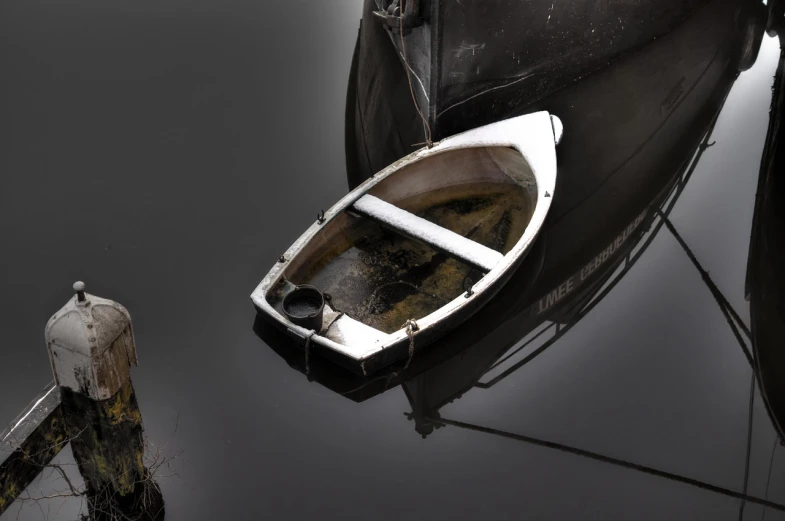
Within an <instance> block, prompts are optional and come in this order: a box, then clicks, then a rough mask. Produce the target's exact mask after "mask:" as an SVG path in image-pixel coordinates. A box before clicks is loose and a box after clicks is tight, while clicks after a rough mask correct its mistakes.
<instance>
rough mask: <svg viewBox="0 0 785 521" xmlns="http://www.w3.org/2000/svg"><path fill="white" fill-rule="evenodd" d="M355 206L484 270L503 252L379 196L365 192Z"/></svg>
mask: <svg viewBox="0 0 785 521" xmlns="http://www.w3.org/2000/svg"><path fill="white" fill-rule="evenodd" d="M354 209H355V210H356V211H357V212H359V213H361V214H363V215H365V216H366V217H370V218H371V219H373V220H375V221H378V222H380V223H382V224H384V225H386V226H388V227H389V228H392V229H393V230H395V231H397V232H400V233H403V234H404V235H408V236H409V237H411V238H413V239H417V240H420V241H422V242H424V243H426V244H428V245H430V246H433V247H434V248H436V249H439V250H442V251H444V252H445V253H447V254H449V255H451V256H453V257H455V258H456V259H458V260H461V261H464V262H466V263H468V264H471V265H472V266H475V267H477V268H480V269H482V270H485V271H491V270H492V269H493V267H494V266H496V264H498V263H499V261H501V260H502V258H503V255H502V254H501V253H499V252H498V251H496V250H492V249H490V248H488V247H487V246H483V245H482V244H479V243H477V242H474V241H473V240H471V239H467V238H466V237H463V236H462V235H458V234H457V233H455V232H453V231H451V230H448V229H447V228H442V227H441V226H439V225H437V224H434V223H432V222H430V221H427V220H425V219H423V218H422V217H417V216H416V215H414V214H412V213H409V212H407V211H406V210H402V209H400V208H398V207H397V206H394V205H392V204H390V203H388V202H385V201H382V200H381V199H379V198H378V197H374V196H373V195H370V194H366V195H364V196H362V197H360V198H359V199H358V200H357V201H355V203H354Z"/></svg>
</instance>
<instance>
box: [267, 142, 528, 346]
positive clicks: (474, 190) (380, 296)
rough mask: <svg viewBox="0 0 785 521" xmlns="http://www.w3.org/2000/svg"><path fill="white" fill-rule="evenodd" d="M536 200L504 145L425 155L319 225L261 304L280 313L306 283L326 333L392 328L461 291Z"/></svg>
mask: <svg viewBox="0 0 785 521" xmlns="http://www.w3.org/2000/svg"><path fill="white" fill-rule="evenodd" d="M536 201H537V186H536V182H535V179H534V175H533V174H532V172H531V169H530V168H529V166H528V164H527V163H526V161H525V160H524V158H523V156H521V154H520V153H519V152H518V151H517V150H515V149H513V148H510V147H476V148H462V149H456V150H452V151H446V152H442V153H439V154H435V155H432V156H428V157H426V158H423V159H421V160H419V161H417V162H414V163H410V164H408V165H406V166H404V167H402V168H400V169H399V170H397V171H395V172H393V173H392V174H390V175H389V176H387V177H386V178H385V179H383V180H382V181H380V182H379V183H377V184H375V185H373V186H372V187H371V188H370V189H369V190H368V191H367V192H366V194H365V195H363V196H362V197H360V198H359V199H358V200H357V201H355V203H354V204H353V205H352V206H350V207H348V208H347V209H346V210H345V211H343V212H342V213H340V214H339V215H337V216H335V217H334V218H332V219H331V220H329V221H328V222H326V223H325V224H324V225H323V228H322V229H321V230H320V231H319V233H317V234H316V235H315V236H314V237H313V238H312V239H311V240H310V241H309V242H308V243H306V244H305V245H304V246H303V247H302V249H301V250H300V251H298V252H297V253H296V255H295V257H294V258H293V259H291V261H290V263H289V265H288V266H287V269H286V270H285V272H284V274H283V276H282V277H280V278H279V279H278V281H277V282H276V283H275V284H274V285H273V287H272V288H270V290H269V291H268V292H267V300H268V302H269V303H270V304H271V305H272V306H273V307H274V308H275V309H276V310H277V311H279V312H281V309H282V302H283V298H284V297H285V296H286V294H287V293H288V292H289V291H291V290H292V289H294V288H295V287H296V286H298V285H306V284H307V285H311V286H314V287H316V288H318V289H319V290H320V291H322V292H323V293H324V294H325V300H326V303H327V305H326V307H325V309H326V312H325V319H324V326H323V328H322V331H323V332H325V333H324V334H325V335H326V336H328V337H331V336H332V335H330V334H328V333H329V332H328V331H327V330H328V329H330V327H331V323H332V322H333V321H335V320H337V319H338V318H340V317H349V318H351V319H353V320H354V321H357V322H359V323H361V324H364V325H365V326H367V327H370V328H373V329H374V330H376V332H381V333H385V334H389V333H393V332H395V331H398V330H400V329H402V328H404V327H405V325H406V322H407V320H409V319H415V320H418V319H421V318H422V317H425V316H427V315H429V314H431V313H433V312H434V311H436V310H438V309H439V308H441V307H442V306H444V305H445V304H447V303H448V302H450V301H451V300H453V299H455V298H456V297H458V296H459V295H461V294H462V293H466V292H467V291H468V290H470V288H471V286H472V285H473V284H475V283H476V282H477V281H479V280H480V279H481V278H482V277H483V276H484V275H485V273H487V272H488V271H490V269H492V268H493V266H494V265H495V264H496V263H497V262H499V261H500V260H501V259H502V258H503V255H504V254H506V253H507V252H508V251H509V250H510V249H512V248H513V247H514V246H515V244H516V243H517V242H518V240H519V239H520V237H521V236H522V234H523V233H524V230H525V229H526V226H527V225H528V223H529V221H530V219H531V217H532V214H533V212H534V206H535V204H536ZM345 337H346V335H345V334H344V335H342V336H341V338H335V340H336V341H338V342H339V343H344V342H345V341H346V338H345Z"/></svg>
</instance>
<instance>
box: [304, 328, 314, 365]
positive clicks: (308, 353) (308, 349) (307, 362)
mask: <svg viewBox="0 0 785 521" xmlns="http://www.w3.org/2000/svg"><path fill="white" fill-rule="evenodd" d="M315 333H316V331H314V330H313V329H311V330H310V331H309V332H308V335H307V336H306V337H305V375H306V376H308V375H310V374H311V337H312V336H313V335H314V334H315Z"/></svg>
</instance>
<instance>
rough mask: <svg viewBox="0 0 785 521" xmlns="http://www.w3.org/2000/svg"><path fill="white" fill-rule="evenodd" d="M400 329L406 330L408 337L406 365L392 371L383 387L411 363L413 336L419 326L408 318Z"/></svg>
mask: <svg viewBox="0 0 785 521" xmlns="http://www.w3.org/2000/svg"><path fill="white" fill-rule="evenodd" d="M401 327H402V328H405V329H406V336H408V337H409V357H408V358H407V359H406V364H405V365H404V366H403V368H402V369H401V370H400V371H393V372H392V373H390V374H389V375H387V383H386V384H385V385H389V384H390V380H392V379H393V378H395V377H397V376H398V375H399V374H401V373H402V372H404V371H406V369H408V367H409V364H410V363H412V358H414V334H415V333H416V332H417V331H419V330H420V326H418V325H417V321H416V320H414V319H413V318H410V319H409V320H407V321H406V322H404V323H403V325H402V326H401ZM363 375H365V366H364V365H363Z"/></svg>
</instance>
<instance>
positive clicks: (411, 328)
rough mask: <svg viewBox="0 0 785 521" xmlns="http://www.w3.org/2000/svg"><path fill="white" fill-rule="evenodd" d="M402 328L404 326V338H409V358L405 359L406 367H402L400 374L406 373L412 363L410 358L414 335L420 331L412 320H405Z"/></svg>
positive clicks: (412, 354) (412, 355) (412, 353)
mask: <svg viewBox="0 0 785 521" xmlns="http://www.w3.org/2000/svg"><path fill="white" fill-rule="evenodd" d="M404 326H406V336H408V337H409V358H407V359H406V365H404V366H403V369H401V372H402V371H406V369H407V368H408V367H409V364H410V363H412V358H413V357H414V333H415V332H416V331H418V330H419V329H420V328H419V326H418V325H417V322H415V320H414V319H413V318H410V319H409V320H407V321H406V323H405V324H404Z"/></svg>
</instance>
